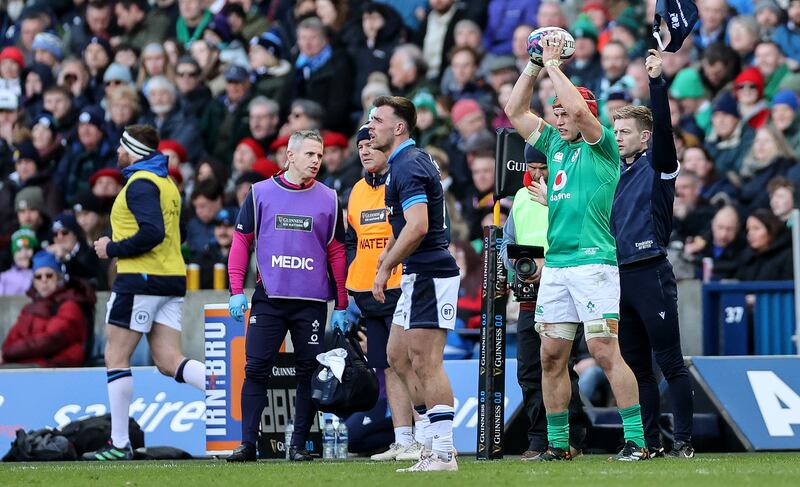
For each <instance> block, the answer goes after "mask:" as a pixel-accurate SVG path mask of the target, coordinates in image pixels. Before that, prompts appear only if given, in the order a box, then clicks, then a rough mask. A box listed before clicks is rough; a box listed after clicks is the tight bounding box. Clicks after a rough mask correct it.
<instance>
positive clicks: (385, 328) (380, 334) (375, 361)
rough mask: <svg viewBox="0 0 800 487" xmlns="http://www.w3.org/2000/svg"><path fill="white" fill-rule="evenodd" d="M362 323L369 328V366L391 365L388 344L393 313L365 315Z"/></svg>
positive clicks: (380, 367) (386, 366)
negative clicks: (387, 350)
mask: <svg viewBox="0 0 800 487" xmlns="http://www.w3.org/2000/svg"><path fill="white" fill-rule="evenodd" d="M361 323H362V324H363V325H364V327H365V328H366V329H367V360H368V361H369V366H370V367H374V368H376V369H385V368H388V367H389V360H388V359H387V358H386V346H387V345H388V343H389V330H390V329H391V327H392V315H388V316H365V317H364V318H362V319H361Z"/></svg>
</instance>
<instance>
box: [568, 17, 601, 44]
mask: <svg viewBox="0 0 800 487" xmlns="http://www.w3.org/2000/svg"><path fill="white" fill-rule="evenodd" d="M572 35H574V36H575V38H576V39H580V38H582V37H583V38H586V39H591V40H593V41H595V42H597V29H596V28H595V26H594V24H593V23H592V21H591V19H589V16H588V15H586V14H580V15H579V16H578V19H577V20H576V21H575V23H574V24H573V25H572Z"/></svg>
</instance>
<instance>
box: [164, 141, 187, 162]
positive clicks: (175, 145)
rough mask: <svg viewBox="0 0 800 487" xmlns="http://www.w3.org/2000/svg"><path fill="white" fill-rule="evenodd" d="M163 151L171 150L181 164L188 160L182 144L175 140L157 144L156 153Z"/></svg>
mask: <svg viewBox="0 0 800 487" xmlns="http://www.w3.org/2000/svg"><path fill="white" fill-rule="evenodd" d="M165 150H171V151H172V152H174V153H176V154H178V158H179V159H180V160H181V162H186V159H188V157H187V155H186V148H185V147H183V144H181V143H180V142H178V141H177V140H172V139H166V140H162V141H161V142H159V144H158V151H159V152H162V151H165Z"/></svg>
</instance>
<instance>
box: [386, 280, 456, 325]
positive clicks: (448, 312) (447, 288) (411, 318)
mask: <svg viewBox="0 0 800 487" xmlns="http://www.w3.org/2000/svg"><path fill="white" fill-rule="evenodd" d="M460 284H461V277H460V276H453V277H429V276H421V275H419V274H403V277H402V278H401V280H400V289H401V291H402V293H401V294H400V299H398V300H397V307H395V310H394V319H393V320H392V324H394V325H397V326H402V327H403V328H404V329H406V330H409V329H412V328H431V329H443V330H452V329H454V328H455V326H456V306H457V305H458V287H459V285H460Z"/></svg>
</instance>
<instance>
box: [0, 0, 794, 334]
mask: <svg viewBox="0 0 800 487" xmlns="http://www.w3.org/2000/svg"><path fill="white" fill-rule="evenodd" d="M654 4H655V1H654V0H649V1H646V2H639V1H633V0H628V1H625V0H587V1H579V0H563V1H554V0H488V1H487V0H461V1H456V0H403V1H391V0H375V1H365V0H227V1H226V0H74V1H73V0H0V7H2V8H1V9H0V181H1V182H0V271H4V273H3V274H2V276H0V293H1V294H21V293H25V292H28V293H33V294H34V295H37V293H38V290H37V289H38V288H37V286H33V287H32V285H31V283H34V284H35V283H36V281H35V280H34V277H33V274H34V271H33V270H32V269H35V263H33V262H34V261H35V260H36V259H35V258H33V254H36V253H37V252H39V251H46V252H48V254H49V255H51V256H52V257H53V258H54V259H55V261H56V262H58V263H59V264H60V265H61V269H62V270H63V273H64V282H69V281H70V280H78V279H81V280H85V281H86V282H88V283H90V287H91V288H92V289H94V290H108V289H109V288H110V285H111V283H112V282H113V278H114V276H113V269H114V266H113V265H109V263H107V262H102V261H101V262H98V260H97V258H96V256H94V253H93V252H92V242H93V240H95V239H97V238H98V237H99V236H102V235H105V234H108V233H109V231H110V229H109V223H108V222H109V213H110V210H111V205H112V204H113V200H114V197H115V196H116V195H117V193H119V191H120V190H121V188H122V186H123V184H124V181H123V178H122V174H121V173H120V172H119V170H118V169H117V168H116V149H117V145H118V140H119V137H120V135H121V133H122V130H123V129H124V127H125V126H126V125H128V124H133V123H148V124H152V125H153V126H155V127H156V128H157V130H158V132H159V135H160V138H161V139H162V142H161V145H160V146H159V147H158V149H159V150H160V151H161V152H163V153H164V154H166V155H167V156H168V157H169V164H170V175H171V176H172V177H173V179H174V180H175V182H176V183H177V185H178V186H179V188H180V189H181V191H182V193H183V195H184V202H185V208H184V212H183V213H184V220H185V228H186V240H185V244H184V252H185V257H186V260H187V262H192V263H198V264H200V267H201V283H202V286H203V287H210V286H212V284H213V278H212V275H213V267H214V264H216V263H226V261H227V255H228V251H229V249H230V245H231V240H232V239H231V233H232V228H233V224H234V222H235V215H236V212H237V209H238V206H239V205H240V204H241V202H242V201H243V200H244V197H245V195H246V194H247V191H248V190H249V188H250V186H251V185H252V184H254V183H255V182H258V181H260V180H263V179H264V178H267V177H270V176H271V175H273V174H275V173H276V172H278V171H280V170H281V168H282V166H283V164H284V163H285V159H286V146H287V142H288V136H289V135H290V134H291V133H292V132H293V131H295V130H300V129H320V130H321V131H322V133H323V135H324V140H325V153H324V158H323V166H324V167H323V169H322V170H321V172H320V174H319V177H318V179H319V180H320V181H321V182H323V183H324V184H326V185H329V186H330V187H332V188H334V189H336V190H337V192H338V194H339V197H340V198H341V200H342V201H343V202H346V200H347V198H348V195H349V191H350V189H351V188H352V186H353V185H354V183H355V182H356V181H357V180H358V179H359V178H360V177H361V175H362V172H361V165H360V163H359V160H358V154H357V151H355V150H354V143H353V137H354V135H355V133H356V131H357V129H358V128H359V126H360V125H361V124H363V123H364V122H365V120H366V118H367V112H368V110H369V107H370V106H371V103H372V101H373V100H374V98H375V97H377V96H380V95H385V94H395V95H402V96H405V97H408V98H410V99H412V100H413V102H414V104H415V106H416V107H417V110H418V123H417V125H418V130H417V132H418V133H416V134H415V139H416V140H417V142H418V144H419V145H421V146H423V147H424V148H426V149H427V150H428V151H429V152H430V153H431V154H432V155H433V156H434V158H435V159H436V160H437V162H438V163H439V165H440V167H441V170H442V184H443V185H444V187H445V190H446V199H447V208H448V213H449V216H450V219H451V227H450V228H451V232H452V238H453V242H454V252H456V251H457V252H458V253H459V255H460V256H461V257H460V259H459V261H460V262H462V263H464V264H465V266H466V267H467V268H466V269H463V273H462V275H463V276H464V286H462V294H463V295H464V296H463V300H462V302H460V304H463V309H459V317H460V318H462V319H463V321H464V322H465V323H470V322H475V320H474V316H475V313H477V312H478V311H479V306H478V307H476V304H475V295H476V293H477V288H476V285H477V284H476V283H477V282H479V279H478V278H476V277H475V276H480V274H481V272H480V269H479V268H473V267H476V266H477V267H479V266H480V259H476V258H475V257H476V256H475V255H473V254H474V252H473V251H474V250H478V251H479V246H480V236H481V228H482V226H483V225H485V224H487V222H491V219H492V216H491V209H492V206H493V204H494V194H493V192H494V147H495V132H494V130H495V129H497V128H501V127H510V123H509V121H508V119H507V118H506V116H505V115H504V113H503V110H502V107H503V106H504V104H505V102H506V100H507V98H508V96H509V94H510V91H511V88H512V86H513V83H514V82H515V80H516V79H517V77H518V75H519V72H520V70H521V69H522V68H523V67H524V66H525V64H526V63H527V61H528V54H527V51H526V40H527V35H528V34H529V33H530V32H531V31H532V30H533V29H535V28H537V27H542V26H559V27H564V28H567V29H568V30H570V32H572V33H573V35H574V37H575V39H576V45H575V48H576V50H575V56H574V58H573V59H572V60H571V61H570V62H569V63H568V64H567V65H566V66H565V67H564V69H565V71H566V73H567V74H568V75H569V76H570V77H571V78H572V80H573V81H574V82H575V83H576V84H580V85H583V86H586V87H588V88H590V89H592V90H593V91H594V92H595V93H596V94H597V96H598V100H599V104H600V112H601V113H600V117H601V120H602V121H603V123H605V124H610V120H611V119H612V118H611V112H612V111H613V110H615V109H616V108H618V107H620V106H623V105H626V104H630V103H634V104H647V103H648V96H649V92H648V77H647V74H646V71H645V69H644V56H645V54H646V50H647V48H648V47H649V46H648V42H649V41H648V39H649V38H650V32H649V25H651V19H652V18H653V10H654ZM698 7H699V14H700V20H699V22H698V23H697V25H696V28H695V31H694V34H693V35H692V36H690V37H689V38H688V39H687V40H686V42H685V43H684V45H683V47H682V48H681V49H680V50H679V51H678V52H677V53H675V54H665V55H664V75H665V77H666V78H667V81H668V83H669V84H670V89H669V93H670V108H671V112H672V120H671V123H672V125H673V127H674V133H675V142H676V146H677V149H678V155H679V158H680V162H681V174H680V176H679V177H678V180H677V184H676V199H675V207H674V208H675V225H674V234H673V238H672V240H673V242H672V245H671V255H670V258H671V259H672V261H673V263H674V265H675V267H676V272H677V273H678V277H679V278H694V277H700V276H701V275H702V270H703V264H702V262H703V260H704V258H710V259H711V262H713V270H712V272H711V278H713V279H729V278H732V279H743V280H760V279H790V278H791V269H792V266H791V252H790V238H789V235H788V232H787V225H786V222H787V220H788V216H789V212H790V211H791V209H792V208H794V207H795V190H796V188H797V187H798V185H800V165H798V162H797V157H798V156H800V118H798V116H797V113H798V110H799V109H800V99H799V95H800V0H779V1H776V0H759V1H757V2H755V3H753V2H745V1H741V0H728V1H727V2H726V0H698ZM664 30H666V29H664ZM553 95H554V91H553V88H552V83H551V82H550V81H549V80H548V79H546V78H544V79H541V80H540V81H539V83H538V86H537V91H536V93H535V96H534V100H533V108H534V110H535V111H536V112H537V113H540V114H542V115H543V116H544V118H545V119H546V120H548V121H552V120H553V112H552V109H551V107H550V106H551V102H552V98H553ZM659 122H661V121H659ZM501 205H502V206H503V215H505V214H507V210H508V208H509V207H510V202H509V201H506V200H502V201H501ZM343 206H345V207H346V205H343ZM15 232H16V233H15ZM19 232H23V233H22V234H20V233H19ZM706 262H708V259H706ZM251 282H252V281H251ZM39 297H41V296H39ZM92 299H93V298H92Z"/></svg>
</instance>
